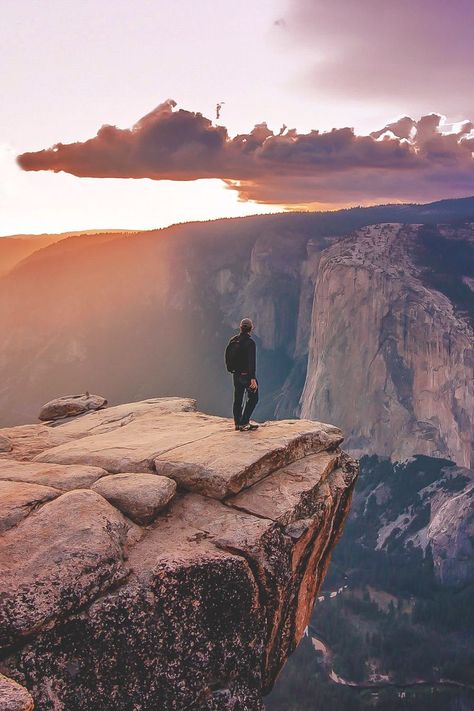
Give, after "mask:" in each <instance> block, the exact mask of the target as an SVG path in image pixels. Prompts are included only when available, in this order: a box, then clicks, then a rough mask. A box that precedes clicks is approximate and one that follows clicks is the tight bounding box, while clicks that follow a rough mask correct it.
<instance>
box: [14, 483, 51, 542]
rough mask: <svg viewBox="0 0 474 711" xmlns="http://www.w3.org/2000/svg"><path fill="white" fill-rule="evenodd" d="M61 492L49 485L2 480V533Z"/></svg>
mask: <svg viewBox="0 0 474 711" xmlns="http://www.w3.org/2000/svg"><path fill="white" fill-rule="evenodd" d="M60 493H61V492H60V491H58V490H57V489H52V488H51V487H49V486H41V485H40V484H26V483H25V482H16V481H0V533H3V532H4V531H7V530H8V529H9V528H12V527H13V526H16V524H17V523H19V522H20V521H21V520H22V519H24V518H26V517H27V516H28V514H29V513H30V512H31V511H33V510H34V509H37V508H38V507H39V506H40V505H41V504H44V503H45V502H46V501H50V500H51V499H55V498H56V496H59V494H60Z"/></svg>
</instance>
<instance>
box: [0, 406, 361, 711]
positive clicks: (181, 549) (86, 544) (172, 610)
mask: <svg viewBox="0 0 474 711" xmlns="http://www.w3.org/2000/svg"><path fill="white" fill-rule="evenodd" d="M83 400H84V401H85V406H84V407H83V409H84V410H85V414H82V415H79V416H75V417H67V418H63V419H55V420H54V421H49V422H45V423H41V424H36V425H23V426H17V427H10V428H5V429H3V430H1V431H0V436H1V438H2V439H1V442H2V445H1V448H2V453H0V490H1V493H2V496H1V499H0V501H1V503H0V529H1V531H2V537H1V541H0V565H1V569H2V575H1V576H0V587H1V593H0V618H1V626H0V629H1V636H0V649H1V652H0V672H2V674H3V676H0V707H1V708H2V709H6V708H8V711H20V710H22V711H29V710H30V709H31V708H32V703H33V701H34V704H35V709H37V710H38V711H48V710H49V709H51V710H54V711H61V709H64V710H66V709H67V711H90V710H91V709H96V708H97V709H98V708H100V709H101V711H112V710H113V711H120V710H123V711H128V710H131V709H137V710H138V709H140V710H141V711H147V710H149V711H155V710H156V709H158V708H159V709H162V710H163V711H167V710H172V709H179V710H183V709H195V710H196V711H198V710H202V711H204V710H206V709H207V710H209V711H211V710H212V711H218V710H220V709H222V710H224V709H233V710H234V711H239V710H242V711H245V710H247V711H257V710H258V709H263V704H262V695H264V694H265V693H267V692H268V690H269V689H270V688H271V687H272V684H273V682H274V680H275V678H276V676H277V674H278V672H279V670H280V669H281V667H282V666H283V664H284V662H285V660H286V659H287V657H288V656H289V655H290V654H291V652H292V651H293V649H294V648H295V646H296V645H297V643H298V641H299V639H300V638H301V636H302V634H303V631H304V629H305V627H306V625H307V623H308V619H309V616H310V614H311V611H312V607H313V603H314V600H315V597H316V595H317V592H318V589H319V586H320V584H321V582H322V579H323V578H324V575H325V572H326V569H327V567H328V564H329V559H330V555H331V551H332V548H333V547H334V545H335V543H336V541H337V540H338V538H339V536H340V535H341V533H342V529H343V525H344V521H345V518H346V516H347V513H348V510H349V506H350V501H351V496H352V490H353V487H354V484H355V480H356V477H357V466H356V463H355V462H354V461H353V460H352V459H350V458H349V457H348V456H347V455H346V454H344V453H343V452H342V451H341V450H340V444H341V443H342V439H343V437H342V433H341V431H340V430H339V429H338V428H337V427H334V426H332V425H325V424H322V423H319V422H314V421H309V420H280V421H276V422H267V423H265V424H264V425H262V426H261V427H260V428H259V429H258V430H257V431H256V432H250V433H241V432H236V431H235V430H234V428H233V424H232V422H231V421H229V420H227V419H225V418H221V417H216V416H211V415H206V414H204V413H200V412H197V411H196V409H195V403H194V401H193V400H190V399H183V398H161V399H152V400H145V401H141V402H136V403H133V404H130V405H120V406H116V407H111V408H106V409H99V410H97V411H87V410H88V409H89V407H91V406H92V405H93V406H94V407H100V408H103V406H104V402H103V400H100V399H98V398H93V396H87V397H84V398H83ZM91 403H92V404H91ZM77 404H78V403H77V399H73V398H68V399H67V400H62V401H60V402H59V403H56V404H55V406H54V407H49V409H48V412H50V413H54V414H55V416H57V414H58V407H59V408H61V407H62V408H74V411H76V412H77V411H78V409H77ZM44 412H45V411H43V414H44Z"/></svg>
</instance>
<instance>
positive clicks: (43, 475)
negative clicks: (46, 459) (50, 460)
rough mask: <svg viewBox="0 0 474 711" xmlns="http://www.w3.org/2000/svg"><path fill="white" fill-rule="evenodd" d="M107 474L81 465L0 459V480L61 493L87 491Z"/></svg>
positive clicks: (95, 468)
mask: <svg viewBox="0 0 474 711" xmlns="http://www.w3.org/2000/svg"><path fill="white" fill-rule="evenodd" d="M107 474H108V472H106V471H105V469H100V468H99V467H88V466H83V465H82V464H77V465H76V464H71V465H65V464H43V463H41V462H18V461H16V460H15V459H0V480H4V481H25V482H29V483H30V484H42V485H43V486H51V487H53V488H55V489H61V490H62V491H72V490H73V489H87V488H89V487H90V486H91V485H92V484H93V483H94V482H95V481H97V479H100V478H101V477H103V476H106V475H107ZM57 493H59V492H57Z"/></svg>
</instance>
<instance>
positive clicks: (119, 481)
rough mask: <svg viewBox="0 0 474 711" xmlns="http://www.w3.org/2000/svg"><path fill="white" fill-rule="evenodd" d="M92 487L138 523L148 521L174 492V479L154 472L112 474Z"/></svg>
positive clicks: (153, 517) (168, 500)
mask: <svg viewBox="0 0 474 711" xmlns="http://www.w3.org/2000/svg"><path fill="white" fill-rule="evenodd" d="M92 489H93V490H94V491H96V492H97V493H98V494H101V496H103V497H104V498H105V499H107V501H109V502H110V503H111V504H113V506H116V507H117V508H118V509H120V511H121V512H122V513H123V514H125V516H128V517H129V518H131V519H132V521H135V523H139V524H141V525H142V526H146V525H148V524H149V523H151V522H152V521H153V520H154V519H155V518H156V516H157V515H158V513H159V512H160V511H161V510H162V509H163V508H164V507H165V506H166V505H167V504H168V503H169V502H170V501H171V499H172V498H173V496H174V495H175V493H176V482H175V481H173V479H168V478H167V477H165V476H158V475H157V474H146V473H144V474H138V473H134V474H112V475H110V476H106V477H103V478H102V479H99V481H97V482H96V483H95V484H93V485H92Z"/></svg>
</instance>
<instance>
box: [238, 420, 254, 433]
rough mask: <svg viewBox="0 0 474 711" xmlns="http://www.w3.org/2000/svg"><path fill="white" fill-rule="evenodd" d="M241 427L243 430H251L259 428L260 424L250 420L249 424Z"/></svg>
mask: <svg viewBox="0 0 474 711" xmlns="http://www.w3.org/2000/svg"><path fill="white" fill-rule="evenodd" d="M239 429H240V431H241V432H251V431H253V430H258V425H254V424H250V422H249V424H248V425H240V427H239Z"/></svg>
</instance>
